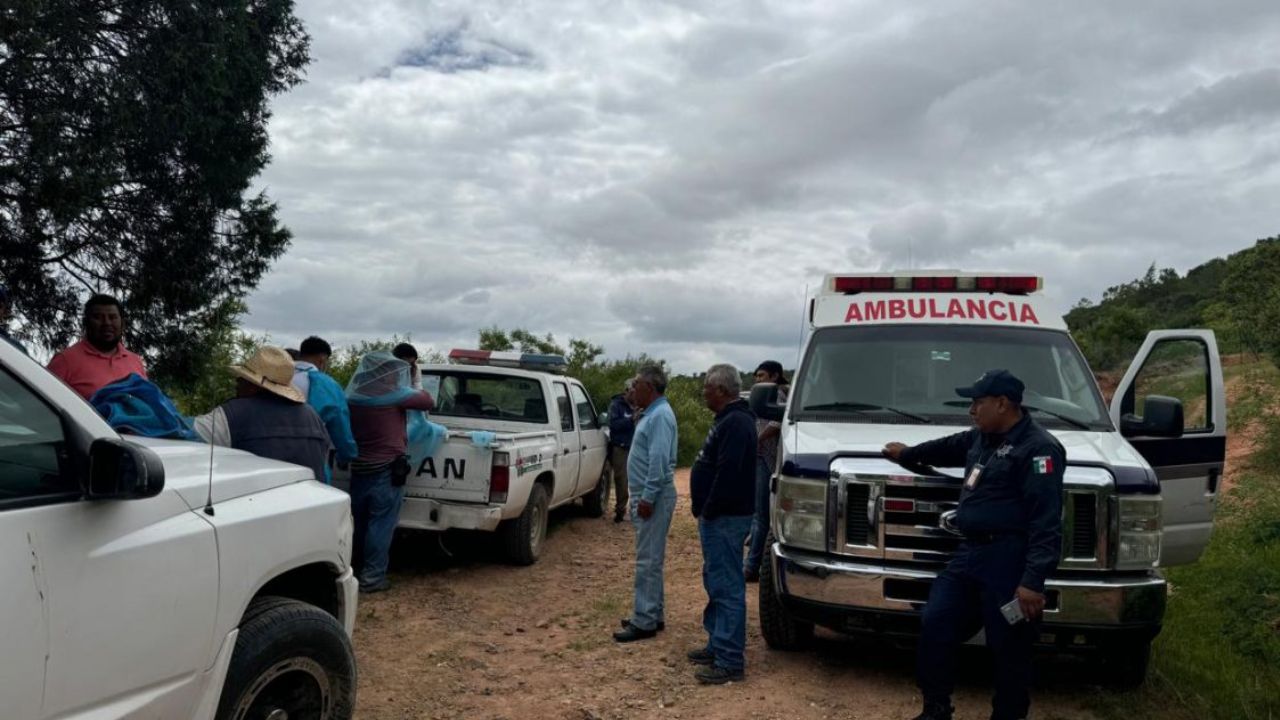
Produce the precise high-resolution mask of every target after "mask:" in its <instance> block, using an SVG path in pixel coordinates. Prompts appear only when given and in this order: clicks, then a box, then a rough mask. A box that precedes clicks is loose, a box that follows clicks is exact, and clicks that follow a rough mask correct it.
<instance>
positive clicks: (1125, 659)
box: [1101, 640, 1151, 689]
mask: <svg viewBox="0 0 1280 720" xmlns="http://www.w3.org/2000/svg"><path fill="white" fill-rule="evenodd" d="M1150 664H1151V641H1150V640H1130V641H1128V642H1125V643H1117V644H1115V645H1111V646H1109V647H1107V648H1106V650H1104V651H1103V656H1102V663H1101V665H1102V671H1103V673H1105V678H1106V680H1107V682H1108V683H1109V684H1111V685H1114V686H1116V687H1118V688H1126V689H1132V688H1136V687H1138V686H1140V685H1142V683H1143V682H1145V681H1146V679H1147V667H1148V666H1149V665H1150Z"/></svg>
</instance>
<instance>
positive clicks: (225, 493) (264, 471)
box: [125, 435, 314, 508]
mask: <svg viewBox="0 0 1280 720" xmlns="http://www.w3.org/2000/svg"><path fill="white" fill-rule="evenodd" d="M125 439H127V440H129V441H130V442H134V443H137V444H139V445H142V446H144V447H147V448H150V449H151V450H153V451H155V453H156V454H157V455H159V456H160V459H161V461H163V462H164V484H165V487H166V488H171V489H173V490H175V491H176V492H177V493H178V495H180V496H181V497H182V499H183V500H184V501H185V502H186V503H187V505H188V506H190V507H192V508H199V507H204V504H205V501H206V499H207V498H208V495H209V488H210V483H209V445H207V444H205V443H200V442H189V441H185V440H157V439H155V438H144V437H136V436H132V435H129V436H125ZM307 480H311V481H313V482H314V479H313V478H312V476H311V471H310V470H308V469H307V468H304V467H302V466H300V465H291V464H289V463H284V462H279V461H277V460H268V459H266V458H263V457H258V456H257V455H254V454H252V453H247V452H244V451H243V450H232V449H231V448H226V447H215V448H214V449H213V485H212V487H213V502H214V504H215V505H216V504H217V503H220V502H223V501H226V500H230V499H232V498H237V497H241V496H243V495H251V494H253V493H259V492H263V491H264V490H270V489H271V488H274V487H280V486H281V485H289V484H292V483H297V482H303V481H307Z"/></svg>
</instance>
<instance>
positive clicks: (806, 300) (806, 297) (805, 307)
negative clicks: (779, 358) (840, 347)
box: [791, 283, 809, 373]
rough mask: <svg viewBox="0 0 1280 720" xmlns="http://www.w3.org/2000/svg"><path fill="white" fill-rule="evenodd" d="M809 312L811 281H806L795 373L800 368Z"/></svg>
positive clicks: (801, 307) (801, 302) (801, 301)
mask: <svg viewBox="0 0 1280 720" xmlns="http://www.w3.org/2000/svg"><path fill="white" fill-rule="evenodd" d="M808 312H809V283H805V284H804V297H803V298H801V300H800V335H799V337H797V338H796V364H795V369H793V370H792V371H791V372H793V373H794V372H796V371H797V370H799V369H800V353H801V352H802V351H803V350H804V323H805V315H807V314H808Z"/></svg>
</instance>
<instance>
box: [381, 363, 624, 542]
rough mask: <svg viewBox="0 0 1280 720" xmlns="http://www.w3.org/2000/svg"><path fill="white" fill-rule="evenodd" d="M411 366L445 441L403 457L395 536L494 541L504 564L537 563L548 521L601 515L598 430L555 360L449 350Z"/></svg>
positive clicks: (582, 393)
mask: <svg viewBox="0 0 1280 720" xmlns="http://www.w3.org/2000/svg"><path fill="white" fill-rule="evenodd" d="M449 359H450V360H451V362H450V363H445V364H423V365H420V366H419V370H420V372H421V377H422V387H423V389H424V390H426V391H428V392H430V393H431V395H432V397H434V398H435V400H436V407H435V410H433V411H432V412H431V420H432V421H433V422H436V423H439V424H441V425H444V426H445V427H446V428H448V435H447V437H446V438H445V440H444V442H443V443H441V445H440V447H439V448H438V449H437V450H436V452H435V453H434V454H432V455H430V456H428V457H412V458H411V465H412V470H411V471H410V474H409V478H408V480H407V481H406V483H405V501H404V507H403V508H402V509H401V511H400V523H399V526H400V527H405V528H413V529H418V530H434V531H443V530H450V529H465V530H484V531H497V532H499V533H500V534H501V536H502V538H501V540H502V546H503V548H504V552H505V554H506V556H507V558H508V559H509V560H510V561H512V562H514V563H516V564H520V565H529V564H532V563H534V562H536V561H537V559H538V557H539V555H541V553H542V547H543V541H544V540H545V539H546V534H547V517H548V514H549V512H550V511H551V510H552V509H554V508H556V507H559V506H561V505H566V504H568V503H572V502H574V501H575V500H577V499H579V498H581V499H582V500H583V504H584V505H585V506H586V508H587V511H588V512H589V513H590V514H592V515H593V516H597V517H598V516H599V515H600V514H602V513H603V496H602V494H601V493H602V488H607V486H608V484H607V483H605V482H603V479H604V477H605V472H604V471H605V457H606V455H607V453H608V439H607V436H606V435H605V428H606V427H607V426H608V422H607V420H605V419H604V418H602V417H601V416H600V415H599V414H598V413H597V411H596V409H595V406H594V405H593V404H592V402H591V398H590V396H589V395H588V394H587V391H586V389H585V388H584V387H583V386H582V383H580V382H578V381H577V380H575V379H573V378H570V377H566V376H565V375H563V374H562V373H563V370H564V367H565V360H564V358H562V357H560V356H557V355H536V354H529V353H503V352H489V351H483V350H453V351H451V352H450V353H449Z"/></svg>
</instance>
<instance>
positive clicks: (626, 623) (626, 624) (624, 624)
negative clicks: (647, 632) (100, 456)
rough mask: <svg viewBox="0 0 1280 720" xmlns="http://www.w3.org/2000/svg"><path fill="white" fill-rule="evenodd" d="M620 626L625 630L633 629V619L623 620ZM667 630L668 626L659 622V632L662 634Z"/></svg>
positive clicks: (619, 622)
mask: <svg viewBox="0 0 1280 720" xmlns="http://www.w3.org/2000/svg"><path fill="white" fill-rule="evenodd" d="M618 624H619V625H621V626H622V627H623V629H626V628H629V627H631V618H622V619H621V620H619V621H618ZM666 629H667V624H666V623H665V622H663V621H661V620H659V621H658V627H657V631H658V632H662V631H663V630H666Z"/></svg>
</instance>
